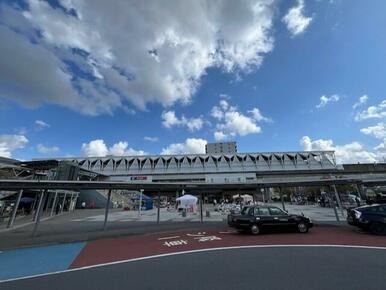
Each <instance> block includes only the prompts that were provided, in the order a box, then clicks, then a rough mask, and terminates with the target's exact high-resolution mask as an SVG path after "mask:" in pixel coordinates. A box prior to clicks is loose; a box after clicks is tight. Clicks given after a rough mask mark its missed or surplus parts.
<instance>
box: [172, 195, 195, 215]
mask: <svg viewBox="0 0 386 290" xmlns="http://www.w3.org/2000/svg"><path fill="white" fill-rule="evenodd" d="M176 201H177V202H180V205H179V206H178V208H185V209H187V211H188V212H196V211H197V201H198V198H197V197H195V196H193V195H190V194H185V195H183V196H181V197H178V198H176Z"/></svg>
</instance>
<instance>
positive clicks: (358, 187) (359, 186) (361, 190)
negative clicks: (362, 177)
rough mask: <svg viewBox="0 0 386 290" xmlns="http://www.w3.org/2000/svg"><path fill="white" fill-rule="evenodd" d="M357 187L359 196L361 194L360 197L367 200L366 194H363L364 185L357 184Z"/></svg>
mask: <svg viewBox="0 0 386 290" xmlns="http://www.w3.org/2000/svg"><path fill="white" fill-rule="evenodd" d="M356 187H357V192H358V194H359V197H360V198H361V199H365V198H366V196H365V194H364V193H363V185H362V184H358V183H357V184H356Z"/></svg>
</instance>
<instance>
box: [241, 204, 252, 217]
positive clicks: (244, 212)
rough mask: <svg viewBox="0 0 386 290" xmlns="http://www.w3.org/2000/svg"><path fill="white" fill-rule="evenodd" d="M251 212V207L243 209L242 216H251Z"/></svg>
mask: <svg viewBox="0 0 386 290" xmlns="http://www.w3.org/2000/svg"><path fill="white" fill-rule="evenodd" d="M249 210H250V207H247V206H246V207H243V209H242V210H241V214H242V215H247V214H249V213H250V212H249Z"/></svg>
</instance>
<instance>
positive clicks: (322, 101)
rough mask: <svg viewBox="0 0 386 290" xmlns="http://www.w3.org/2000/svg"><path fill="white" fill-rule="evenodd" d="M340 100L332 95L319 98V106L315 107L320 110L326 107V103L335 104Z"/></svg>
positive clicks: (337, 96)
mask: <svg viewBox="0 0 386 290" xmlns="http://www.w3.org/2000/svg"><path fill="white" fill-rule="evenodd" d="M339 100H340V96H339V95H332V96H331V97H327V96H321V97H320V103H319V105H316V108H317V109H321V108H323V107H325V106H327V104H328V103H336V102H338V101H339Z"/></svg>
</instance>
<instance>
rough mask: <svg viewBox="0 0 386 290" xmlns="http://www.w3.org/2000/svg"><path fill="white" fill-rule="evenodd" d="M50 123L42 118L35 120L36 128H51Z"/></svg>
mask: <svg viewBox="0 0 386 290" xmlns="http://www.w3.org/2000/svg"><path fill="white" fill-rule="evenodd" d="M49 127H50V125H49V124H47V123H46V122H44V121H42V120H35V129H36V130H43V129H45V128H49Z"/></svg>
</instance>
